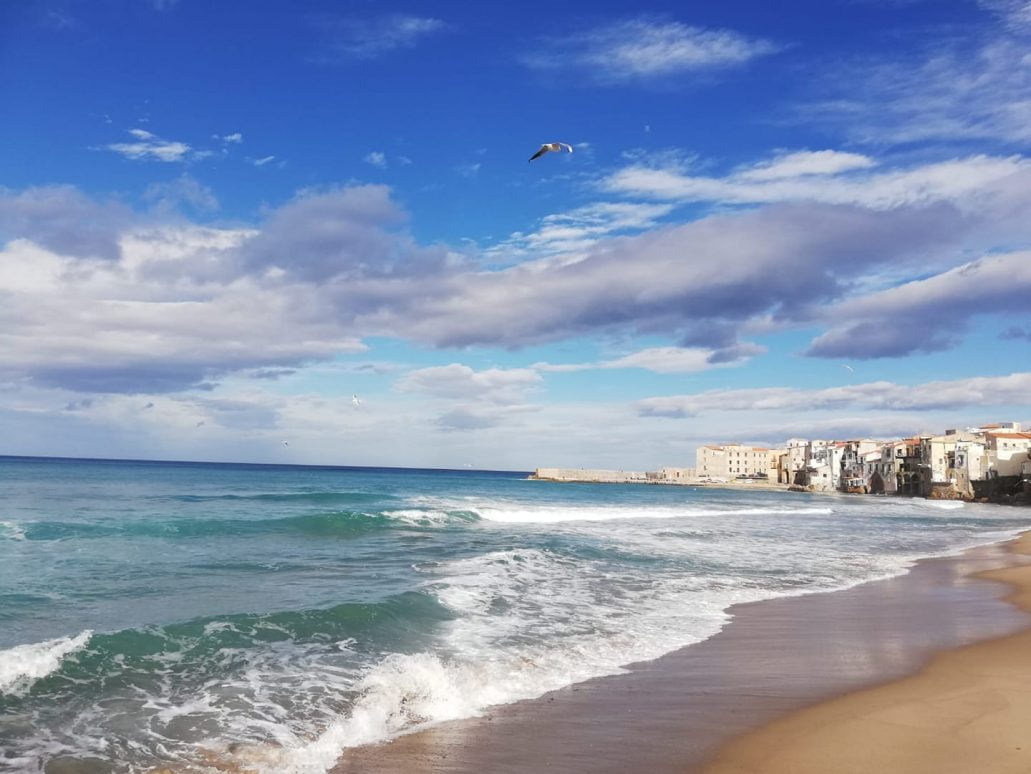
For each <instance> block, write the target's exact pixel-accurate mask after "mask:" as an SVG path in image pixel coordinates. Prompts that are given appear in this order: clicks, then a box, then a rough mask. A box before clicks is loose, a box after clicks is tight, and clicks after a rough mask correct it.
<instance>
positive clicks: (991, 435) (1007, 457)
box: [985, 423, 1031, 476]
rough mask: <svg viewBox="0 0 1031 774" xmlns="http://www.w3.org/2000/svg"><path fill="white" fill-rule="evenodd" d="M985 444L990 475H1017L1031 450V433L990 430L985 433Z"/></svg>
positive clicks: (1020, 472) (1019, 473)
mask: <svg viewBox="0 0 1031 774" xmlns="http://www.w3.org/2000/svg"><path fill="white" fill-rule="evenodd" d="M1011 424H1016V423H1011ZM1017 426H1018V427H1019V425H1017ZM985 446H986V449H985V451H986V455H987V461H986V467H987V468H988V470H991V471H992V473H991V475H993V476H1019V475H1021V474H1022V466H1023V463H1025V462H1027V461H1028V459H1029V452H1031V433H1009V432H1003V433H1000V432H996V431H990V432H988V433H986V434H985Z"/></svg>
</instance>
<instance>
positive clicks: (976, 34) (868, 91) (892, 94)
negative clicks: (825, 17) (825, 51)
mask: <svg viewBox="0 0 1031 774" xmlns="http://www.w3.org/2000/svg"><path fill="white" fill-rule="evenodd" d="M982 4H983V5H991V6H995V7H996V10H997V11H998V12H999V15H1000V18H1001V20H1002V24H991V25H984V26H982V27H978V26H976V25H975V26H973V27H972V28H971V29H970V30H968V31H967V33H966V34H963V35H949V36H945V37H941V38H932V39H931V40H929V41H928V42H927V43H926V44H925V45H924V47H923V48H922V49H920V50H919V51H918V52H917V53H915V54H913V53H909V52H911V51H912V49H911V48H909V47H906V48H904V49H902V51H903V53H895V52H894V51H892V52H891V53H889V54H879V55H877V56H876V57H865V58H861V59H858V60H855V61H852V62H850V63H848V64H845V65H842V66H839V67H836V68H833V69H831V70H830V71H829V72H828V73H827V74H826V75H825V77H824V79H823V87H822V92H823V93H822V95H821V97H822V98H821V99H817V100H816V101H813V102H810V103H808V104H806V105H803V106H801V107H800V108H799V113H800V116H799V117H800V119H801V120H802V121H804V122H805V123H807V124H812V123H819V124H824V125H828V124H829V125H830V126H832V127H834V128H836V129H838V130H840V131H842V132H844V133H845V134H846V135H847V136H849V137H850V138H853V139H855V140H858V141H860V142H876V143H879V144H883V143H885V142H891V143H919V142H927V141H938V140H945V141H957V140H959V141H962V140H994V141H1003V142H1009V143H1026V142H1027V141H1028V140H1031V100H1029V99H1028V93H1029V89H1031V67H1029V66H1028V64H1029V62H1031V59H1029V58H1028V47H1027V39H1026V33H1027V32H1028V30H1031V21H1029V19H1031V10H1029V7H1028V5H1027V3H1026V0H1025V2H1016V1H1011V0H983V2H982ZM889 50H890V49H889ZM842 84H847V89H846V90H844V91H843V90H842Z"/></svg>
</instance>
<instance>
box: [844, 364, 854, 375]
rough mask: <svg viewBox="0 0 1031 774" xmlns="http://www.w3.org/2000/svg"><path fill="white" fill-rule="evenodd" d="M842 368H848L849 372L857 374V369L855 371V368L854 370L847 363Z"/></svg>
mask: <svg viewBox="0 0 1031 774" xmlns="http://www.w3.org/2000/svg"><path fill="white" fill-rule="evenodd" d="M841 367H842V368H847V369H848V370H849V371H851V372H852V373H855V372H856V369H854V368H853V367H852V366H850V365H846V364H845V363H842V364H841Z"/></svg>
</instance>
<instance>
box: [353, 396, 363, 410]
mask: <svg viewBox="0 0 1031 774" xmlns="http://www.w3.org/2000/svg"><path fill="white" fill-rule="evenodd" d="M351 403H352V404H354V407H355V408H358V407H359V406H360V405H362V402H361V400H360V399H359V398H358V396H357V395H351Z"/></svg>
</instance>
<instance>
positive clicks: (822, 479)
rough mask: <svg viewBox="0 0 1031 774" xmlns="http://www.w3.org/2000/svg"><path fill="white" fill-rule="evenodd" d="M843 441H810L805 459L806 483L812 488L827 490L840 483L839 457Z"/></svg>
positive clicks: (841, 452) (836, 486) (841, 453)
mask: <svg viewBox="0 0 1031 774" xmlns="http://www.w3.org/2000/svg"><path fill="white" fill-rule="evenodd" d="M845 443H846V442H845V441H811V442H810V444H809V447H808V454H807V459H806V474H807V476H808V480H807V483H808V485H809V486H811V487H812V488H813V489H815V490H817V491H820V492H827V491H830V490H833V489H837V488H838V486H839V485H840V483H841V458H842V456H843V455H844V451H845Z"/></svg>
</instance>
